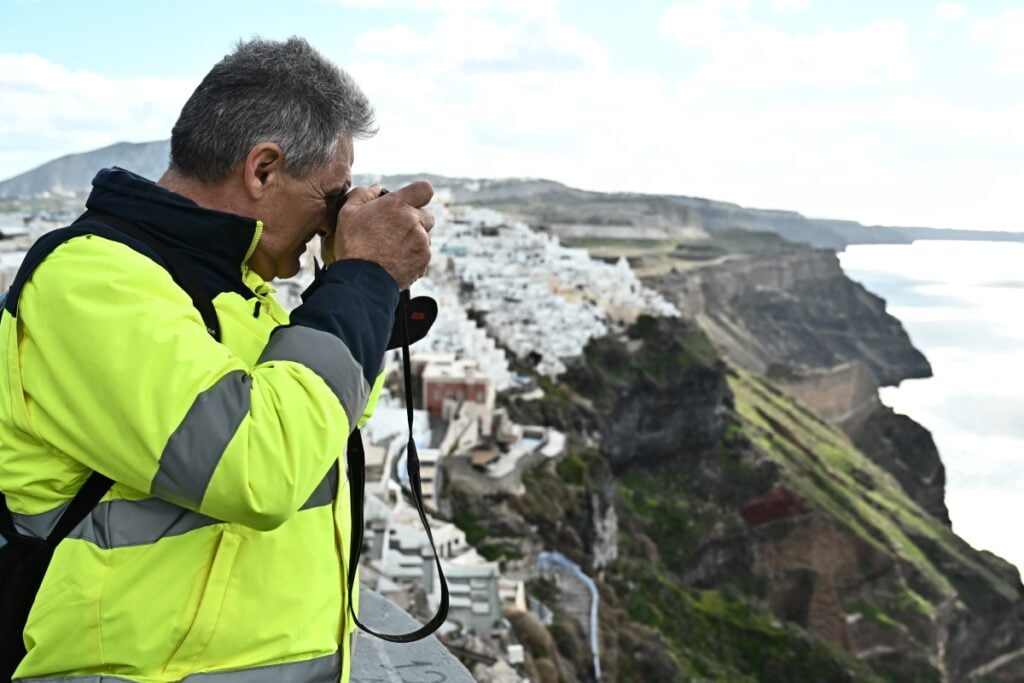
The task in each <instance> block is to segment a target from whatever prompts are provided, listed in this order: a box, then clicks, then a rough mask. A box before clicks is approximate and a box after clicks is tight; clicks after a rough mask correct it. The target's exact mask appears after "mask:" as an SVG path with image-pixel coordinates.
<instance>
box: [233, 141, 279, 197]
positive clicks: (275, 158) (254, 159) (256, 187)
mask: <svg viewBox="0 0 1024 683" xmlns="http://www.w3.org/2000/svg"><path fill="white" fill-rule="evenodd" d="M242 163H243V169H242V174H243V181H244V183H245V190H246V192H247V193H248V194H249V196H250V197H251V198H252V199H255V200H259V199H261V198H262V197H263V195H264V194H265V193H266V192H267V190H268V189H270V188H271V187H273V186H274V185H276V184H277V183H278V181H279V180H280V179H281V176H282V175H283V174H284V152H282V151H281V146H280V145H278V144H277V143H276V142H261V143H260V144H258V145H256V146H255V147H253V148H252V149H251V150H249V154H247V155H246V157H245V161H244V162H242Z"/></svg>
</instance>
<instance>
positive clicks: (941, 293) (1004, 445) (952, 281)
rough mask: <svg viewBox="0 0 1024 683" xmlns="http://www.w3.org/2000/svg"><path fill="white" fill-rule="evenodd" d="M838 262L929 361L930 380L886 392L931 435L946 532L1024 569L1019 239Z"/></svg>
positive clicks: (864, 251)
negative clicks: (882, 303)
mask: <svg viewBox="0 0 1024 683" xmlns="http://www.w3.org/2000/svg"><path fill="white" fill-rule="evenodd" d="M839 260H840V263H841V264H842V266H843V269H844V270H845V271H846V274H847V275H848V276H849V277H850V278H852V279H853V280H856V281H858V282H860V283H861V284H863V285H864V286H865V287H866V288H867V289H868V290H870V291H871V292H873V293H875V294H877V295H878V296H881V297H882V298H883V299H885V300H886V302H887V310H888V311H889V313H891V314H892V315H894V316H895V317H897V318H898V319H899V320H900V321H901V322H902V323H903V326H904V328H905V329H906V330H907V332H908V333H909V335H910V339H911V341H912V342H913V343H914V345H915V346H917V348H919V349H920V350H921V351H922V352H924V354H925V356H927V357H928V360H929V361H930V362H931V365H932V371H933V372H934V376H933V377H930V378H928V379H914V380H905V381H903V382H902V383H900V385H899V386H898V387H886V388H883V389H882V391H881V396H882V401H883V402H884V403H886V404H887V405H889V406H891V407H892V408H893V409H894V410H895V411H896V412H898V413H903V414H905V415H909V416H910V417H911V418H913V419H914V420H915V421H917V422H918V423H920V424H921V425H923V426H924V427H926V428H927V429H928V430H930V431H931V433H932V436H933V437H934V439H935V443H936V445H937V446H938V449H939V454H940V455H941V457H942V460H943V462H944V463H945V465H946V504H947V506H948V507H949V514H950V518H951V520H952V522H953V530H954V531H955V532H956V533H957V534H958V535H959V536H960V537H961V538H963V539H964V540H966V541H967V542H968V543H970V544H971V545H972V546H974V547H975V548H977V549H979V550H981V549H984V550H989V551H991V552H993V553H995V554H997V555H999V556H1001V557H1003V558H1005V559H1007V560H1009V561H1010V562H1013V563H1014V564H1015V565H1017V567H1018V568H1021V569H1024V243H1021V242H973V241H937V240H936V241H932V240H922V241H917V242H914V243H913V244H871V245H854V246H850V247H847V248H846V250H845V251H844V252H842V253H840V254H839Z"/></svg>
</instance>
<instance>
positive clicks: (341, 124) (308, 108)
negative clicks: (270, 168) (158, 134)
mask: <svg viewBox="0 0 1024 683" xmlns="http://www.w3.org/2000/svg"><path fill="white" fill-rule="evenodd" d="M376 132H377V128H376V126H375V125H374V114H373V108H372V107H371V106H370V103H369V101H368V100H367V99H366V95H364V94H363V91H362V90H360V89H359V86H357V85H356V84H355V81H353V80H352V77H351V76H349V75H348V74H347V73H345V72H344V71H342V70H341V69H339V68H338V67H337V66H335V65H334V64H332V63H331V62H330V61H328V60H327V59H325V58H324V57H323V56H322V55H321V54H320V53H319V52H317V51H316V50H315V49H313V48H312V47H311V46H310V45H309V43H307V42H306V41H305V40H303V39H302V38H297V37H294V36H293V37H292V38H289V39H288V40H287V41H285V42H277V41H273V40H264V39H262V38H255V39H253V40H250V41H248V42H239V43H238V45H237V46H236V48H235V51H234V52H233V53H231V54H229V55H227V56H226V57H224V59H222V60H221V61H220V62H218V63H217V64H216V65H215V66H214V67H213V68H212V69H211V70H210V73H208V74H206V77H205V78H203V81H202V83H200V84H199V87H198V88H196V90H195V92H194V93H192V96H191V97H189V98H188V101H187V102H186V103H185V106H184V107H183V108H182V110H181V115H180V116H179V117H178V121H177V123H175V124H174V129H173V131H172V132H171V168H172V169H174V170H175V171H177V172H178V173H180V174H182V175H184V176H187V177H191V178H196V179H198V180H202V181H206V182H212V181H215V180H219V179H221V178H223V177H225V176H226V175H228V173H230V172H231V169H233V168H234V167H235V166H236V165H237V164H239V163H240V162H241V161H243V160H244V159H245V157H246V155H248V154H249V151H250V150H251V149H252V148H253V147H254V146H256V145H257V144H259V143H261V142H276V143H277V144H279V145H280V146H281V149H282V151H283V152H284V164H285V170H287V172H288V173H289V174H290V175H292V176H294V177H297V178H301V177H304V176H305V175H306V174H307V173H309V172H310V171H311V170H313V169H317V168H322V167H323V166H325V165H326V164H327V163H328V161H329V160H330V159H331V156H332V155H333V154H334V151H335V148H336V147H337V144H338V140H339V139H340V138H341V136H342V135H344V134H347V135H351V136H352V137H353V138H366V137H370V136H372V135H373V134H375V133H376Z"/></svg>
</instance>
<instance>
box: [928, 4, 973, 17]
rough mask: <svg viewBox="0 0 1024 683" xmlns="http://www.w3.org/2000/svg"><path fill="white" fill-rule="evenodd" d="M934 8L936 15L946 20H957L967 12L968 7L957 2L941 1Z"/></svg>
mask: <svg viewBox="0 0 1024 683" xmlns="http://www.w3.org/2000/svg"><path fill="white" fill-rule="evenodd" d="M933 9H934V12H935V15H936V16H938V17H939V18H940V19H943V20H944V21H957V20H958V19H961V18H963V16H964V15H965V14H967V8H966V7H964V6H963V5H961V4H959V3H956V2H940V3H939V4H937V5H935V7H934V8H933Z"/></svg>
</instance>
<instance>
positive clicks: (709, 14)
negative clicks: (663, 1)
mask: <svg viewBox="0 0 1024 683" xmlns="http://www.w3.org/2000/svg"><path fill="white" fill-rule="evenodd" d="M749 23H750V1H749V0H697V1H696V2H688V3H676V4H674V5H671V6H670V7H669V8H668V9H667V10H665V13H664V14H663V15H662V17H661V22H660V25H659V31H660V33H661V35H663V36H666V37H668V38H670V39H672V40H674V41H675V42H676V43H678V44H679V45H682V46H685V47H713V46H714V45H715V44H717V43H718V41H719V40H721V38H722V36H723V35H725V34H726V33H729V32H731V31H736V30H738V29H740V28H742V27H744V26H746V25H748V24H749Z"/></svg>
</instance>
